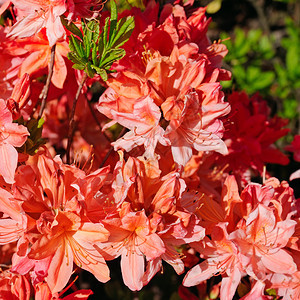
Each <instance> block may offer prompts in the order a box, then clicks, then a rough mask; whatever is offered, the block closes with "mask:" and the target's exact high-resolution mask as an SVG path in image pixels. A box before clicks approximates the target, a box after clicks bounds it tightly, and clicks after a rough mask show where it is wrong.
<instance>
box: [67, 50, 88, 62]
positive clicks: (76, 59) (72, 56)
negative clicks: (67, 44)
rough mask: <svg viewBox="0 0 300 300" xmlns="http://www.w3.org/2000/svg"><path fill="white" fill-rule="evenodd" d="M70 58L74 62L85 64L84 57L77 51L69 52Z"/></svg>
mask: <svg viewBox="0 0 300 300" xmlns="http://www.w3.org/2000/svg"><path fill="white" fill-rule="evenodd" d="M68 59H69V60H71V61H72V62H73V63H74V64H85V61H84V59H83V58H81V57H78V56H77V54H76V53H75V52H69V53H68Z"/></svg>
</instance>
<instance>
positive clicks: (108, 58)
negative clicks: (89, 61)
mask: <svg viewBox="0 0 300 300" xmlns="http://www.w3.org/2000/svg"><path fill="white" fill-rule="evenodd" d="M125 54H126V52H125V50H124V49H121V48H120V49H111V50H110V51H109V52H107V54H106V55H105V56H104V57H103V59H101V60H100V67H105V66H109V67H110V66H111V65H112V63H113V62H114V61H116V60H119V59H121V58H123V57H124V56H125Z"/></svg>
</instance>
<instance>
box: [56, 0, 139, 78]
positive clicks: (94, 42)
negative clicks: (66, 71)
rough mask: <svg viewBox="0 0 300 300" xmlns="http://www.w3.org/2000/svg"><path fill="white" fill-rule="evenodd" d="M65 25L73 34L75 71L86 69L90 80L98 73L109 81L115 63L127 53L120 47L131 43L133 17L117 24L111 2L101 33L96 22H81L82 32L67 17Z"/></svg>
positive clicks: (115, 7) (72, 44) (71, 44)
mask: <svg viewBox="0 0 300 300" xmlns="http://www.w3.org/2000/svg"><path fill="white" fill-rule="evenodd" d="M62 22H63V24H64V26H65V27H66V28H67V29H68V30H69V31H70V32H71V33H72V34H71V35H70V40H69V47H70V50H71V52H69V53H68V58H69V59H70V60H71V61H72V62H73V63H74V65H73V68H74V69H77V70H84V71H85V72H86V73H87V75H88V76H89V77H91V78H93V77H94V75H95V74H96V73H97V74H99V75H100V76H101V78H102V79H103V80H104V81H106V80H107V74H108V73H111V72H113V71H112V70H111V66H112V64H113V63H114V62H115V61H117V60H120V59H121V58H123V57H124V56H125V54H126V53H125V50H124V49H122V48H121V46H123V45H124V44H125V43H126V42H127V41H128V39H129V37H130V35H131V33H132V31H133V29H134V18H133V17H131V16H129V17H127V18H122V19H120V20H119V21H118V13H117V6H116V3H115V2H114V1H111V15H110V17H107V18H106V19H105V24H104V27H103V28H102V32H101V33H100V23H99V21H98V20H95V19H93V20H90V21H88V22H87V23H85V22H84V20H82V22H81V23H82V31H81V30H80V29H79V28H78V27H77V26H76V25H75V24H74V23H68V21H67V20H66V19H64V18H62Z"/></svg>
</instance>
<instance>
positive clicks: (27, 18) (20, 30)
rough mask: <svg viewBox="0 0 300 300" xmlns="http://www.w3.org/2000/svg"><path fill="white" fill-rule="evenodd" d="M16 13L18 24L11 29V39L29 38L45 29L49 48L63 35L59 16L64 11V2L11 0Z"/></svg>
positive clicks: (63, 0) (65, 7) (55, 0)
mask: <svg viewBox="0 0 300 300" xmlns="http://www.w3.org/2000/svg"><path fill="white" fill-rule="evenodd" d="M11 2H12V3H13V4H14V5H15V7H16V8H17V12H18V16H19V17H18V22H17V23H16V24H15V25H14V26H13V27H12V30H11V31H10V33H9V35H10V36H12V37H20V38H23V37H30V36H33V35H35V34H36V33H38V32H39V31H40V30H41V29H42V28H46V34H47V38H48V40H49V46H50V47H51V46H53V45H54V44H55V43H56V42H57V41H58V40H59V39H61V38H62V37H63V36H64V34H65V29H64V27H63V25H62V24H61V20H60V16H61V15H62V14H63V13H64V12H65V11H66V9H67V6H66V1H65V0H37V1H32V0H12V1H11Z"/></svg>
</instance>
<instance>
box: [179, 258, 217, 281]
mask: <svg viewBox="0 0 300 300" xmlns="http://www.w3.org/2000/svg"><path fill="white" fill-rule="evenodd" d="M217 272H218V269H217V266H216V265H211V266H210V265H209V264H208V263H207V261H204V262H202V263H201V264H199V265H197V266H195V267H193V268H192V269H191V270H190V271H189V272H188V273H187V274H186V275H185V277H184V279H183V282H182V284H183V285H184V286H194V285H197V284H199V283H200V282H202V281H204V280H206V279H209V278H210V277H212V276H213V275H214V274H215V273H217Z"/></svg>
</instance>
